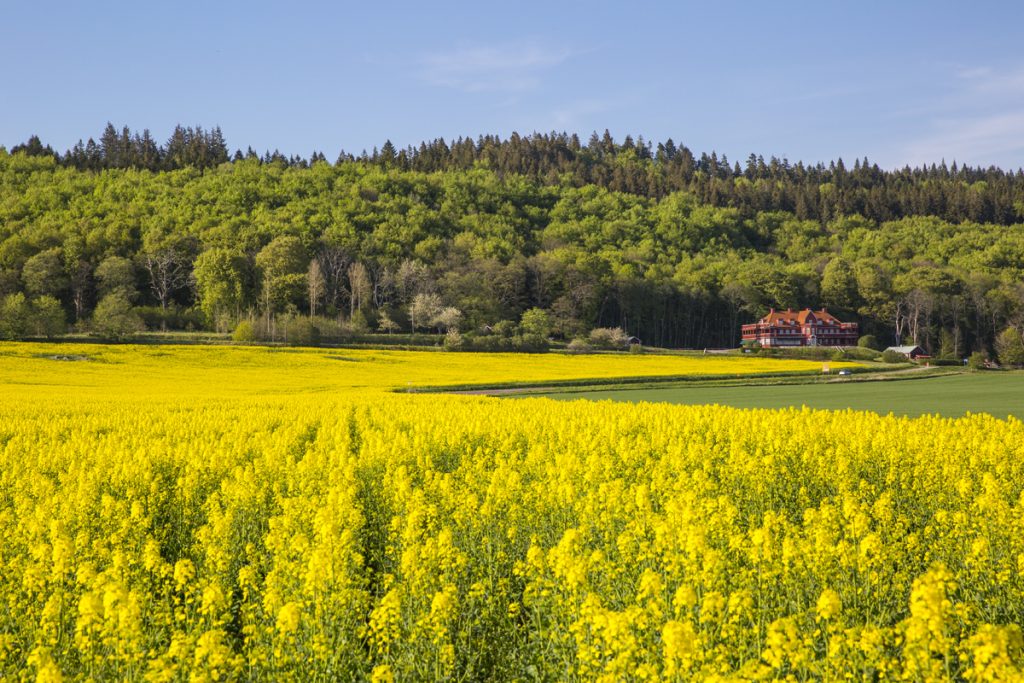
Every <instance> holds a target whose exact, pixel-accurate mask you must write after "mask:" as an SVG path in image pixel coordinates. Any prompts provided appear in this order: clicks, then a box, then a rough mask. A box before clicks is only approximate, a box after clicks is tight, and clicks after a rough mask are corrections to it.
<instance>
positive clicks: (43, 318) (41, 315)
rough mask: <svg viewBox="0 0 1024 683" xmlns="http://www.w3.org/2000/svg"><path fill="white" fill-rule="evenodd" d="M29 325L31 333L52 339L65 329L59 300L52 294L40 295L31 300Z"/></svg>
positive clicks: (64, 320)
mask: <svg viewBox="0 0 1024 683" xmlns="http://www.w3.org/2000/svg"><path fill="white" fill-rule="evenodd" d="M30 325H31V328H32V334H34V335H36V336H37V337H46V338H47V339H53V338H54V337H57V336H60V335H62V334H64V333H65V332H66V331H67V318H66V317H65V315H64V309H63V308H62V307H61V305H60V302H59V301H57V300H56V299H54V298H53V297H52V296H41V297H39V298H38V299H36V300H35V301H33V302H32V312H31V319H30Z"/></svg>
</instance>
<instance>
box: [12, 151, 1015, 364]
mask: <svg viewBox="0 0 1024 683" xmlns="http://www.w3.org/2000/svg"><path fill="white" fill-rule="evenodd" d="M1011 177H1015V176H1010V175H1007V176H1005V178H1006V179H1009V178H1011ZM1022 282H1024V225H1021V224H1020V223H1015V224H1010V225H1001V224H995V223H975V222H962V223H953V222H950V221H945V220H942V219H940V218H937V217H933V216H914V217H906V218H901V219H899V220H894V221H886V222H878V221H875V220H872V219H870V218H866V217H862V216H858V215H850V216H846V215H844V216H837V217H834V218H831V219H829V220H828V221H824V222H823V221H822V220H819V219H806V218H800V217H799V216H798V215H796V214H795V213H794V212H791V211H774V210H773V211H767V210H765V211H756V212H754V213H752V214H748V213H747V212H745V211H743V210H740V209H738V208H735V207H719V206H715V205H713V204H709V203H707V202H705V201H703V200H702V198H701V197H700V196H697V195H695V194H693V193H691V192H684V191H679V192H672V193H669V194H666V195H664V196H660V197H648V196H645V195H643V194H637V193H630V192H617V191H613V190H610V189H608V188H606V187H603V186H601V185H597V184H587V185H583V186H582V187H577V186H576V183H575V181H571V180H569V181H566V182H559V183H557V184H549V183H547V182H543V181H541V180H538V179H537V178H536V177H535V176H534V175H533V174H515V173H499V172H497V171H495V170H489V169H485V168H473V169H470V170H459V169H454V170H447V171H436V172H423V171H416V170H404V169H402V168H400V167H398V166H397V165H395V166H390V167H385V166H384V165H382V164H380V163H375V162H373V161H358V160H352V161H347V162H345V163H342V164H334V165H332V164H329V163H327V162H326V161H323V160H320V161H317V162H315V163H313V164H311V165H310V164H307V165H306V166H302V165H289V164H284V163H264V162H262V161H260V160H257V159H242V160H240V161H234V162H228V163H221V164H218V165H216V166H213V167H209V168H206V169H201V168H197V167H196V166H186V167H185V168H181V169H177V170H170V171H151V170H144V169H133V168H127V169H120V168H115V169H105V170H99V171H90V170H85V171H83V170H78V169H77V168H75V167H73V166H66V165H64V164H62V163H59V162H58V161H57V159H56V158H55V157H53V156H50V155H35V156H31V155H28V154H27V153H25V152H23V151H22V152H18V153H15V154H8V153H6V152H2V151H0V299H2V300H3V301H4V302H5V305H9V306H10V310H15V311H19V313H18V315H19V316H22V317H25V319H26V320H27V319H28V318H31V316H32V315H33V312H35V314H36V317H37V318H38V317H39V316H43V317H44V318H45V320H43V321H42V322H39V321H38V320H37V321H36V322H35V323H34V329H46V330H51V329H55V328H54V325H53V324H52V323H53V317H54V316H53V313H54V304H55V303H56V305H57V308H58V310H59V311H61V312H62V313H63V318H64V321H65V322H66V323H67V324H68V325H70V326H72V327H77V328H80V329H83V330H88V329H93V327H94V326H96V325H98V324H101V323H102V324H103V325H107V326H108V327H109V328H110V329H118V328H117V324H119V323H123V324H124V325H125V326H127V329H133V328H137V327H138V326H139V325H142V324H145V325H146V326H148V327H150V328H167V329H182V328H189V327H191V328H207V329H220V330H235V329H236V328H237V327H238V325H239V323H241V322H244V323H246V324H248V325H250V326H252V327H253V328H254V329H260V328H262V329H264V330H269V331H270V333H271V334H277V330H281V329H287V327H288V325H289V324H298V323H297V321H301V320H302V319H305V320H306V321H307V322H309V321H313V323H311V324H314V326H316V327H317V328H318V329H321V328H322V329H327V328H329V327H331V326H333V327H334V328H336V329H337V330H340V331H341V332H344V333H352V332H361V333H365V332H367V331H369V332H376V331H379V332H381V333H385V332H387V333H393V334H399V333H410V332H431V333H438V332H445V331H451V330H458V331H459V333H460V334H462V335H464V336H469V335H474V336H478V337H480V338H483V337H487V336H491V335H498V336H500V337H503V338H506V339H510V340H512V341H510V342H509V344H512V345H515V344H516V343H518V342H516V341H514V340H515V339H516V338H517V337H520V338H522V340H524V343H526V342H528V340H527V339H526V337H527V336H529V335H530V334H533V333H536V332H537V331H543V332H544V333H547V334H551V335H554V336H555V337H560V338H564V339H566V340H572V339H575V338H578V337H582V336H586V335H587V334H588V333H589V331H590V330H592V329H594V328H617V327H621V328H623V329H624V330H626V332H628V334H630V335H635V336H636V337H639V338H640V339H641V340H642V341H643V343H644V344H647V345H657V346H667V347H696V348H701V347H722V346H733V345H736V344H737V343H738V341H739V339H738V335H739V326H740V324H742V323H743V322H748V321H751V320H754V319H756V318H757V317H759V316H760V315H762V314H764V313H765V312H766V311H767V310H768V308H769V307H776V308H787V307H793V308H796V307H802V306H818V305H825V306H828V307H829V309H830V310H832V311H834V312H835V313H837V315H839V317H841V318H846V319H851V320H857V321H859V322H861V324H862V328H863V332H864V333H865V334H874V335H876V336H877V337H878V338H879V340H880V341H882V342H883V343H886V344H888V343H894V342H895V341H896V340H897V339H899V340H900V341H909V342H914V343H918V344H921V345H923V346H925V347H926V348H928V349H930V350H932V351H933V352H934V353H937V354H938V353H941V354H943V355H947V356H951V357H959V356H961V355H964V354H966V353H968V352H969V351H972V350H976V349H991V348H992V347H993V345H994V343H995V339H996V337H997V336H998V335H1000V334H1001V333H1002V332H1003V331H1004V330H1006V329H1007V328H1013V329H1016V330H1020V329H1024V284H1022ZM4 310H7V309H4ZM526 312H530V315H529V316H527V320H526V321H525V322H524V320H523V316H524V313H526ZM44 313H45V316H44ZM97 313H99V314H101V315H99V316H97ZM0 314H2V311H0ZM26 316H27V317H26ZM97 318H99V320H98V321H97ZM29 327H30V326H29V325H28V323H26V324H25V325H23V329H26V330H27V329H28V328H29ZM307 329H308V326H307ZM531 330H532V332H531ZM495 343H498V345H499V346H500V345H501V344H502V343H503V342H499V341H497V340H496V341H495Z"/></svg>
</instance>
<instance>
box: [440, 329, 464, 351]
mask: <svg viewBox="0 0 1024 683" xmlns="http://www.w3.org/2000/svg"><path fill="white" fill-rule="evenodd" d="M463 346H465V340H464V339H463V338H462V335H461V334H459V331H458V330H456V329H451V330H448V333H447V334H445V335H444V349H445V351H461V350H462V348H463Z"/></svg>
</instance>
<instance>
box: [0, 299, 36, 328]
mask: <svg viewBox="0 0 1024 683" xmlns="http://www.w3.org/2000/svg"><path fill="white" fill-rule="evenodd" d="M31 318H32V309H31V307H30V306H29V304H28V301H27V300H26V299H25V295H24V294H22V293H21V292H18V293H17V294H8V295H7V296H6V297H4V300H3V304H0V337H2V338H4V339H20V338H22V337H24V336H26V335H28V333H29V325H30V323H31Z"/></svg>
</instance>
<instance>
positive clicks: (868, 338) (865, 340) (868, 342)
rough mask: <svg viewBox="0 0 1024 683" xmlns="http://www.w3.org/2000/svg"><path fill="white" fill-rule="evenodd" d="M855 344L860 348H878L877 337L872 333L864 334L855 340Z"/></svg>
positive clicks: (876, 349)
mask: <svg viewBox="0 0 1024 683" xmlns="http://www.w3.org/2000/svg"><path fill="white" fill-rule="evenodd" d="M857 346H859V347H860V348H862V349H874V350H875V351H878V350H879V344H878V338H877V337H875V335H873V334H865V335H864V336H863V337H861V338H860V339H858V340H857Z"/></svg>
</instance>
